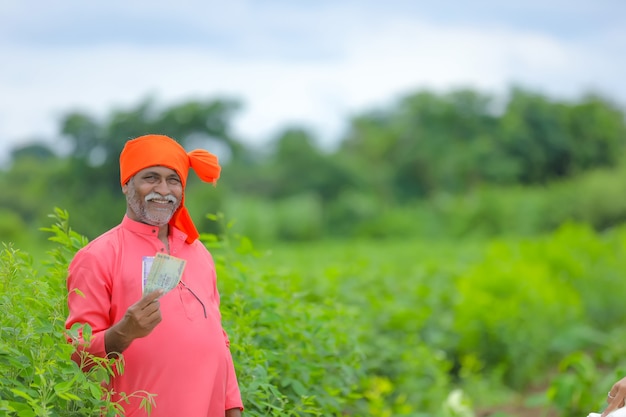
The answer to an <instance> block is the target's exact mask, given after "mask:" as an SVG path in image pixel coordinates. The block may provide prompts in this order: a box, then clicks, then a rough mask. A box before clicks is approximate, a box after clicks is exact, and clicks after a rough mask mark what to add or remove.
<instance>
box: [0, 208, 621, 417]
mask: <svg viewBox="0 0 626 417" xmlns="http://www.w3.org/2000/svg"><path fill="white" fill-rule="evenodd" d="M58 215H59V217H58V218H57V219H56V222H57V226H54V227H52V228H51V230H49V232H50V231H52V232H53V234H52V235H51V236H55V239H56V240H57V242H56V243H55V246H54V251H53V252H52V253H48V254H47V255H45V256H43V258H42V257H41V256H39V255H37V260H36V261H35V260H34V259H33V256H29V255H28V254H26V253H24V252H22V251H20V250H19V248H14V247H11V246H10V245H5V247H4V249H3V252H2V255H1V256H0V260H1V262H2V263H1V264H0V268H1V269H0V286H2V293H1V294H2V295H1V296H0V297H1V298H0V300H1V301H0V308H1V310H2V311H0V322H1V324H2V327H1V333H0V335H1V337H0V415H10V416H70V415H76V416H78V415H96V414H97V410H98V409H99V407H100V406H101V405H102V402H101V399H100V397H101V396H102V395H103V394H104V395H106V393H105V392H103V391H102V389H101V387H100V385H99V383H98V382H99V381H100V380H101V379H102V378H106V375H107V369H110V367H111V366H114V364H113V363H108V362H106V363H105V362H103V363H102V364H100V367H99V369H97V370H96V371H94V372H92V373H91V374H87V375H85V374H82V373H81V372H80V371H79V370H78V369H77V368H76V367H75V366H74V365H73V363H72V362H71V361H69V359H68V358H69V352H70V350H71V346H68V345H67V344H65V343H64V342H63V333H62V332H63V320H64V318H65V314H66V312H65V308H66V307H65V293H64V291H65V289H64V279H65V267H66V265H67V262H68V261H69V259H71V255H72V253H73V252H74V251H75V250H76V249H77V248H78V247H80V246H81V245H82V244H84V243H85V241H84V240H81V239H80V238H79V236H78V235H77V234H76V233H74V232H71V231H70V230H68V229H67V222H66V220H67V219H66V218H65V217H64V216H65V215H64V214H63V213H62V212H58ZM202 239H203V240H204V241H205V242H206V243H207V245H208V246H209V248H210V249H211V251H212V252H213V254H214V256H215V259H216V263H217V266H218V277H219V285H220V291H221V294H222V311H223V317H224V324H225V327H226V329H227V331H228V332H229V334H230V337H231V343H232V345H231V349H232V351H233V355H234V358H235V363H236V366H237V370H238V375H239V380H240V385H241V387H242V394H243V396H244V401H245V404H246V409H247V411H246V415H249V416H270V415H271V416H424V417H425V416H433V417H434V416H467V417H469V416H475V417H478V416H525V415H535V416H537V415H544V416H571V415H584V413H588V412H590V411H594V410H599V409H601V407H602V405H603V401H604V395H605V393H606V391H607V389H608V388H609V387H610V385H611V384H612V383H613V382H614V379H615V378H616V377H617V376H618V375H620V372H624V371H626V361H624V360H623V359H622V358H623V357H624V354H625V353H626V346H624V345H623V343H620V342H621V340H623V337H624V336H625V335H626V332H625V331H624V329H623V322H624V319H625V318H626V317H625V310H624V309H623V284H622V276H623V271H624V269H625V268H626V256H624V255H625V253H624V252H625V251H626V228H618V229H614V230H610V231H607V232H605V233H602V234H600V233H597V232H594V231H592V230H591V229H590V228H588V227H586V226H585V225H577V224H568V225H565V226H563V227H561V228H560V229H559V230H557V231H555V232H554V233H552V234H547V235H545V236H541V237H535V238H525V239H522V238H507V239H504V238H502V239H489V240H460V239H458V240H452V239H447V240H436V241H431V240H428V241H427V240H420V239H416V238H413V239H405V240H400V239H389V240H360V241H326V242H316V243H306V244H305V243H298V244H280V245H278V244H276V245H272V246H268V247H263V246H259V247H255V246H254V245H253V242H251V241H250V240H249V239H247V238H245V237H240V236H237V235H235V234H234V233H233V232H231V231H230V230H229V229H226V230H225V232H224V234H222V235H220V236H216V235H203V236H202ZM46 259H47V261H46ZM619 366H621V367H622V368H621V369H619ZM129 394H130V393H129ZM111 410H112V411H111V412H113V408H111Z"/></svg>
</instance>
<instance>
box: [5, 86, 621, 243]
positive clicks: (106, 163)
mask: <svg viewBox="0 0 626 417" xmlns="http://www.w3.org/2000/svg"><path fill="white" fill-rule="evenodd" d="M240 106H241V103H239V102H238V101H236V100H231V99H225V98H211V99H207V100H197V101H187V102H183V103H179V104H173V105H170V106H166V107H160V106H158V105H157V103H156V102H155V101H154V100H152V99H146V100H143V101H140V102H139V103H138V104H137V105H136V106H134V107H132V108H129V109H113V110H112V111H110V113H109V114H108V115H107V116H106V117H104V118H102V119H98V118H97V117H95V116H94V115H91V114H89V113H87V112H83V111H73V112H69V113H67V114H66V115H64V116H63V117H62V118H61V119H60V121H59V133H58V138H57V142H58V143H60V142H64V143H65V145H66V147H67V148H68V149H69V150H70V151H69V153H67V154H63V155H60V154H58V153H56V152H55V151H54V150H53V149H52V148H51V147H50V145H49V144H48V143H49V141H45V142H44V141H40V142H33V143H30V144H28V145H22V146H19V147H16V148H14V149H13V150H12V152H11V156H10V160H11V162H10V165H9V167H8V168H7V169H5V170H4V171H0V184H3V185H4V187H3V189H4V190H5V192H4V193H2V194H0V214H1V215H2V216H1V217H2V219H3V220H2V221H0V232H2V234H3V235H5V236H7V237H8V238H11V236H19V234H20V233H22V231H23V230H25V229H28V228H29V227H31V228H32V227H38V226H39V225H41V224H43V223H45V216H46V215H47V214H48V213H50V212H52V210H53V207H55V206H56V207H62V208H64V209H67V210H68V211H69V212H70V213H72V214H73V219H72V223H73V224H74V227H75V228H77V230H79V231H80V232H81V233H82V234H84V235H86V236H88V237H95V236H96V235H98V234H99V233H102V232H103V231H104V230H106V229H108V228H110V227H112V226H113V225H115V224H117V223H118V222H119V220H120V217H121V213H122V212H123V210H124V200H123V198H122V196H121V192H120V186H119V166H118V158H119V153H120V151H121V149H122V147H123V145H124V143H125V142H126V140H128V139H130V138H133V137H136V136H140V135H143V134H146V133H161V134H166V135H169V136H171V137H173V138H175V139H177V140H178V141H179V142H180V143H181V144H182V145H183V146H184V147H185V148H186V149H188V150H191V149H193V148H197V147H203V148H206V149H208V150H212V151H214V152H216V153H217V154H218V155H219V156H220V160H221V163H222V166H223V171H222V172H223V174H222V178H221V179H220V181H219V183H218V187H217V188H215V189H212V187H199V181H198V180H197V179H196V178H195V177H194V176H193V174H192V175H190V181H189V185H188V190H189V193H188V194H187V201H188V205H189V206H190V210H191V211H192V214H194V212H195V215H196V217H197V216H198V215H200V216H202V215H204V214H206V213H210V212H218V211H224V212H226V214H227V215H230V216H231V217H233V218H235V219H237V218H242V219H243V218H245V219H247V223H246V221H244V223H245V224H247V225H248V226H249V227H250V228H257V229H258V228H263V227H266V228H267V227H270V226H271V227H272V228H273V229H272V231H271V232H268V233H267V236H269V237H273V238H281V239H301V238H319V237H324V236H328V235H344V236H346V235H348V236H350V235H354V234H355V233H359V231H361V232H362V231H363V230H367V228H368V224H371V222H372V219H374V218H376V217H379V216H380V215H381V213H383V214H384V213H389V212H391V213H395V211H394V210H397V209H398V208H402V207H414V204H418V203H419V202H424V201H429V200H432V199H433V198H436V197H437V196H441V195H451V196H458V195H468V194H471V193H472V192H475V191H476V190H480V189H482V188H484V187H505V188H506V187H517V186H526V187H542V186H546V185H547V184H551V183H553V182H555V181H561V180H564V179H568V178H574V177H576V176H578V175H581V174H584V173H586V172H589V171H591V170H594V169H598V168H612V167H615V166H616V165H618V164H619V163H620V160H621V159H623V158H622V157H621V154H622V153H623V150H624V145H625V139H626V135H625V133H626V119H625V117H624V116H625V113H624V109H623V108H621V107H620V106H619V105H618V104H617V103H615V102H613V101H612V100H610V99H609V98H606V97H602V96H600V95H596V94H588V95H585V96H583V97H581V98H578V99H570V100H558V99H555V98H551V97H548V96H546V95H544V94H541V93H539V92H536V91H531V90H529V89H524V88H521V87H512V88H511V89H510V90H509V91H508V93H507V94H506V95H505V96H504V97H499V96H493V95H489V94H485V93H482V92H479V91H476V90H472V89H458V90H452V91H448V92H443V93H437V92H433V91H428V90H422V91H417V92H413V93H410V94H407V95H405V96H403V97H400V98H399V99H397V100H396V101H395V102H394V103H392V104H390V105H388V106H386V107H379V108H376V109H372V110H368V111H365V112H363V113H361V114H357V115H355V116H353V117H351V118H350V120H349V121H348V123H347V126H348V128H347V130H346V132H345V133H344V134H343V135H342V137H340V138H337V140H336V142H335V143H336V146H335V147H333V149H332V150H328V149H324V148H323V147H322V146H320V144H319V140H318V138H317V137H316V134H315V132H313V131H311V130H310V129H306V128H303V127H300V126H286V127H285V128H284V129H283V130H282V131H281V132H280V133H278V134H277V135H275V137H273V138H270V140H269V142H268V143H266V144H263V146H258V145H256V146H255V145H251V144H248V143H246V141H245V140H243V139H242V138H239V137H236V135H235V134H233V131H232V128H231V127H232V121H233V119H234V117H236V114H237V111H238V110H239V109H240ZM255 211H256V213H255ZM389 217H390V218H393V217H394V216H393V215H391V216H389ZM270 218H271V219H272V220H271V221H272V222H274V224H273V225H270V226H263V222H270ZM201 222H202V221H201ZM201 227H206V228H209V229H210V228H211V227H214V225H213V223H212V222H209V221H207V222H206V224H204V225H201ZM382 227H387V226H382ZM255 230H256V229H255ZM259 230H260V229H259ZM258 234H260V235H263V233H262V232H261V231H258Z"/></svg>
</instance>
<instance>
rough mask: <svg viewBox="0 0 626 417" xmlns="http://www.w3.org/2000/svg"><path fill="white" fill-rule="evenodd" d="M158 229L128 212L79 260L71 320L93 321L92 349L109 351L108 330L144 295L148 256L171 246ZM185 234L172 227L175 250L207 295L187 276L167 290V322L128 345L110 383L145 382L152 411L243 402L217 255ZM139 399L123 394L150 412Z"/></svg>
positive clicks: (138, 385) (72, 276) (201, 416)
mask: <svg viewBox="0 0 626 417" xmlns="http://www.w3.org/2000/svg"><path fill="white" fill-rule="evenodd" d="M157 234H158V228H157V227H154V226H150V225H147V224H143V223H139V222H136V221H134V220H131V219H129V218H128V217H126V216H125V217H124V219H123V220H122V223H121V224H120V225H118V226H116V227H115V228H113V229H111V230H109V231H108V232H106V233H104V234H103V235H101V236H99V237H98V238H96V239H94V240H93V241H92V242H90V243H89V244H88V245H87V246H85V247H84V248H83V249H81V250H80V251H78V253H77V254H76V256H75V257H74V259H73V260H72V262H71V264H70V267H69V276H68V280H67V288H68V291H69V298H68V305H69V317H68V319H67V322H66V327H67V328H68V329H69V328H70V327H71V326H72V325H73V324H74V323H89V324H90V325H91V327H92V331H93V336H92V340H91V344H90V345H89V346H88V347H86V348H85V349H86V350H87V351H88V352H90V353H92V354H94V355H97V356H105V355H106V352H105V349H104V331H105V330H106V329H108V328H109V327H111V326H112V325H113V324H115V323H117V322H118V321H119V320H121V319H122V317H123V316H124V313H125V312H126V310H127V309H128V307H129V306H131V305H132V304H134V303H135V302H137V301H139V299H140V298H141V297H142V259H143V257H144V256H154V255H155V254H156V253H157V252H164V253H165V252H166V248H165V247H164V245H163V243H162V242H161V241H160V240H159V239H158V237H157ZM185 238H186V235H185V234H184V233H183V232H181V231H180V230H178V229H174V228H172V227H170V236H169V246H170V255H172V256H175V257H178V258H183V259H186V260H187V263H186V266H185V270H184V272H183V276H182V279H181V281H183V282H184V284H186V285H187V287H188V288H190V289H191V290H192V291H193V292H194V293H195V294H196V295H197V296H198V298H199V299H200V300H201V301H202V303H200V301H198V299H197V298H196V297H195V296H194V295H193V294H192V293H191V292H190V291H189V289H187V288H185V286H184V285H183V284H182V283H179V284H178V286H177V287H176V288H174V289H173V290H171V291H170V292H168V293H167V294H165V295H163V296H162V297H161V299H160V300H159V301H160V305H161V315H162V321H161V323H159V324H158V325H157V326H156V328H155V329H154V330H153V331H152V332H151V333H150V334H149V335H148V336H146V337H144V338H140V339H135V340H134V341H133V342H132V343H131V344H130V346H129V347H128V348H127V349H126V350H125V351H124V352H123V356H124V372H123V374H122V375H120V376H117V377H115V378H113V380H112V383H111V388H112V389H113V390H114V391H115V392H125V393H126V394H132V393H133V392H136V391H141V390H144V391H147V392H149V393H152V394H157V396H156V398H155V400H156V407H155V408H153V410H152V413H151V415H150V417H175V416H185V417H218V416H219V417H221V416H224V411H225V410H227V409H231V408H243V404H242V401H241V395H240V393H239V386H238V384H237V378H236V376H235V369H234V366H233V361H232V357H231V354H230V350H229V341H228V336H227V335H226V333H225V332H224V330H223V328H222V324H221V315H220V311H219V303H220V298H219V293H218V290H217V280H216V274H215V265H214V263H213V258H212V257H211V255H210V253H209V251H208V250H207V249H206V248H205V247H204V245H202V243H201V242H199V241H198V240H196V241H194V242H193V243H192V244H187V243H185ZM74 289H79V290H80V291H81V292H82V295H79V294H77V293H76V292H75V291H74ZM202 304H204V308H203V306H202ZM205 311H206V313H205ZM205 314H206V317H205ZM116 399H119V397H116ZM139 403H140V399H132V400H131V401H130V404H126V403H125V402H124V401H122V404H123V405H124V409H125V410H126V416H127V417H132V416H145V415H146V413H145V412H144V411H142V410H140V409H139Z"/></svg>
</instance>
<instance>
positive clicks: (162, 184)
mask: <svg viewBox="0 0 626 417" xmlns="http://www.w3.org/2000/svg"><path fill="white" fill-rule="evenodd" d="M154 191H156V192H157V193H159V194H161V195H168V194H171V192H170V187H169V186H168V185H167V180H165V179H164V180H161V181H159V182H158V184H156V186H155V187H154Z"/></svg>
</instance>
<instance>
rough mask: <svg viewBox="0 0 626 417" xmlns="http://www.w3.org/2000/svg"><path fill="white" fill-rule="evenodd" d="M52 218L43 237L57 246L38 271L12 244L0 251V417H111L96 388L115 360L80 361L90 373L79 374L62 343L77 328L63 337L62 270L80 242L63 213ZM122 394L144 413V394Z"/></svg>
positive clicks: (105, 395)
mask: <svg viewBox="0 0 626 417" xmlns="http://www.w3.org/2000/svg"><path fill="white" fill-rule="evenodd" d="M51 217H52V218H53V219H54V221H55V223H54V224H53V225H52V226H51V227H48V228H45V229H43V230H45V231H47V232H50V233H51V234H52V236H51V237H50V239H51V240H52V241H54V242H55V243H56V244H57V245H58V246H57V247H56V248H55V249H54V250H53V251H51V252H50V255H51V260H50V261H46V262H44V263H45V264H46V265H47V267H46V268H45V269H44V270H43V271H41V272H40V270H38V269H36V268H35V267H34V266H33V259H32V257H30V256H29V255H28V254H26V253H24V252H21V251H20V250H18V249H15V248H14V247H13V245H12V244H9V243H3V248H2V250H1V251H0V414H1V415H3V416H16V417H35V416H37V417H44V416H77V417H78V416H99V415H101V412H102V413H104V415H106V416H111V417H112V416H113V415H116V414H117V413H118V412H119V410H120V409H121V408H120V404H118V403H114V402H111V401H110V398H111V393H110V392H109V391H107V390H106V388H105V387H104V386H103V385H102V384H101V383H102V381H105V380H107V378H109V377H110V376H111V375H113V370H114V369H118V370H119V366H120V363H119V361H115V360H113V359H103V358H96V357H90V356H85V355H83V356H82V360H81V363H90V364H91V368H90V370H89V371H86V372H83V371H81V369H80V368H79V366H78V365H77V364H76V363H75V362H73V361H72V360H71V359H70V357H71V355H72V353H73V352H74V346H73V345H72V344H71V343H69V342H68V339H69V340H71V339H72V338H74V337H76V331H77V329H71V330H70V331H68V332H66V331H65V319H66V317H67V307H66V306H67V303H66V297H67V291H66V289H65V278H66V273H67V265H68V261H69V260H70V259H71V257H72V256H73V254H74V253H75V251H76V250H78V249H79V248H80V247H82V246H83V245H84V244H85V243H86V242H87V241H86V239H85V238H84V237H82V236H80V235H79V234H77V233H76V232H74V231H73V230H71V229H70V228H69V225H68V213H67V212H65V211H62V210H58V209H57V210H56V211H55V214H54V215H52V216H51ZM124 395H125V394H123V396H124ZM128 395H132V396H136V395H138V396H141V397H142V398H143V400H142V401H143V403H144V406H145V408H146V409H148V410H149V409H150V406H151V396H150V394H149V393H140V392H137V393H130V394H128ZM122 400H123V399H122Z"/></svg>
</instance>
